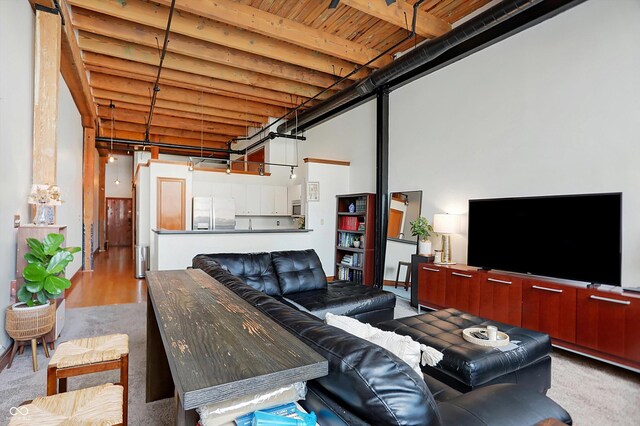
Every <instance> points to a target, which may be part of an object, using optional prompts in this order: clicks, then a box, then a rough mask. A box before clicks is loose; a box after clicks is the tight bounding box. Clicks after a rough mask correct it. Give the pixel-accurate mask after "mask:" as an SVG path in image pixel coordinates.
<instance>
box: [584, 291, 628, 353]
mask: <svg viewBox="0 0 640 426" xmlns="http://www.w3.org/2000/svg"><path fill="white" fill-rule="evenodd" d="M639 320H640V299H639V298H634V297H625V296H621V295H618V294H611V293H607V292H604V291H598V290H590V289H580V290H578V335H577V341H576V343H577V344H579V345H581V346H586V347H587V348H591V349H595V350H597V351H600V352H605V353H608V354H611V355H615V356H619V357H622V358H625V359H630V360H633V361H635V362H640V323H639Z"/></svg>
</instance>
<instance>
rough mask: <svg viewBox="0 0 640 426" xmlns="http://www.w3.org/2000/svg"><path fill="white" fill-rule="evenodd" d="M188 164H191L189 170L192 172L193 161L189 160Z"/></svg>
mask: <svg viewBox="0 0 640 426" xmlns="http://www.w3.org/2000/svg"><path fill="white" fill-rule="evenodd" d="M187 166H189V171H190V172H192V171H193V161H191V160H189V162H188V163H187Z"/></svg>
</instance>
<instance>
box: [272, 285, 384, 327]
mask: <svg viewBox="0 0 640 426" xmlns="http://www.w3.org/2000/svg"><path fill="white" fill-rule="evenodd" d="M284 297H285V299H287V300H288V301H290V302H293V304H294V305H295V306H296V307H302V308H304V309H303V310H306V311H307V312H311V313H312V314H314V315H315V316H317V317H318V318H321V319H324V317H325V315H327V312H331V313H332V314H334V315H347V316H355V315H357V314H361V313H363V312H370V311H374V310H379V309H393V308H395V306H396V296H395V295H394V294H393V293H390V292H387V291H382V290H379V289H377V288H371V287H367V286H363V285H354V284H353V283H350V282H346V281H334V282H332V283H329V284H328V285H327V287H326V289H322V290H311V291H303V292H300V293H290V294H286V295H285V296H284Z"/></svg>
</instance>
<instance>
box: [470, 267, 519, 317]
mask: <svg viewBox="0 0 640 426" xmlns="http://www.w3.org/2000/svg"><path fill="white" fill-rule="evenodd" d="M479 281H480V316H481V317H483V318H487V319H491V320H494V321H499V322H503V323H505V324H511V325H515V326H518V327H520V324H521V323H522V278H519V277H515V276H509V275H499V274H493V273H489V274H481V275H480V280H479Z"/></svg>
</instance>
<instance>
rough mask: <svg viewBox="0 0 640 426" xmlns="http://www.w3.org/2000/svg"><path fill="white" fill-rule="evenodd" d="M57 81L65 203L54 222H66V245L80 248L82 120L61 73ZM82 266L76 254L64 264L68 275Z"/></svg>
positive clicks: (61, 182) (60, 167) (59, 171)
mask: <svg viewBox="0 0 640 426" xmlns="http://www.w3.org/2000/svg"><path fill="white" fill-rule="evenodd" d="M59 84H60V88H59V90H58V132H57V133H58V140H57V144H58V163H57V175H58V176H57V180H56V183H57V184H58V186H59V187H60V193H61V194H62V199H63V200H64V203H62V205H60V206H57V207H56V223H58V224H61V225H67V238H66V244H67V246H75V247H82V171H83V170H82V169H83V167H82V162H83V153H82V151H83V147H82V145H83V132H82V121H81V118H80V113H79V112H78V109H77V108H76V105H75V103H74V102H73V98H72V97H71V92H70V91H69V89H68V88H67V85H66V84H65V82H64V79H63V78H62V76H60V82H59ZM90 231H91V230H90V229H87V232H90ZM81 267H82V254H81V253H77V254H75V256H74V259H73V262H71V263H70V264H69V266H67V270H66V271H65V275H66V276H67V278H71V277H72V276H73V274H75V273H76V272H77V271H78V270H79V269H80V268H81Z"/></svg>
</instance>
